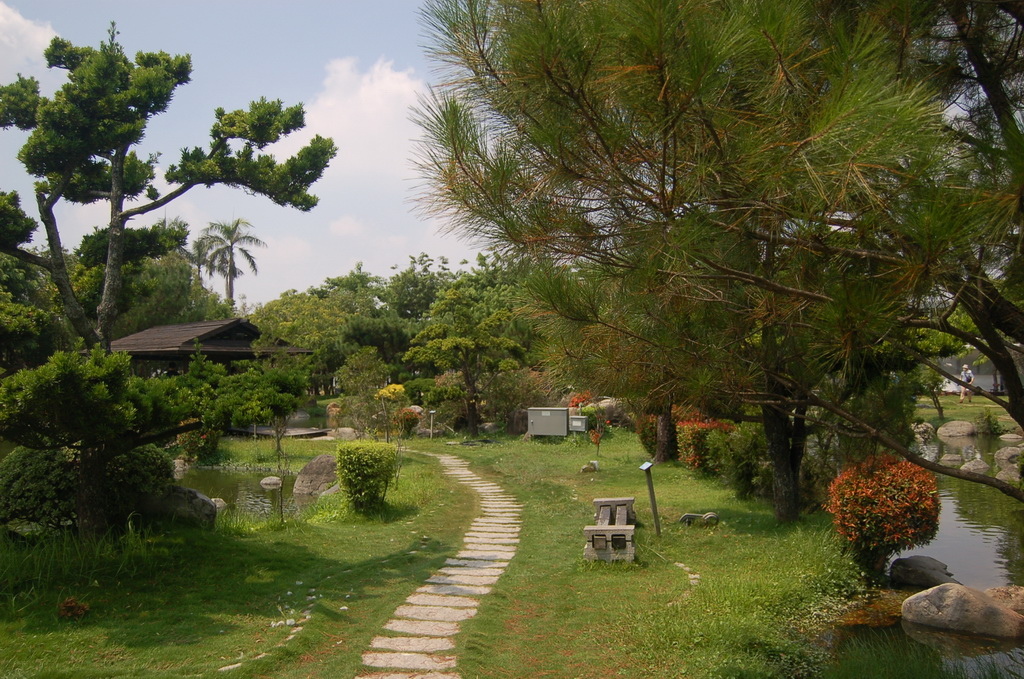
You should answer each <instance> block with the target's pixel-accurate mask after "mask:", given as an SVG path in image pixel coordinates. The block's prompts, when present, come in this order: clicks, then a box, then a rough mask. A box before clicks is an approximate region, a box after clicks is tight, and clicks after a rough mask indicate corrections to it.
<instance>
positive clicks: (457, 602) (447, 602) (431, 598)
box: [405, 568, 494, 608]
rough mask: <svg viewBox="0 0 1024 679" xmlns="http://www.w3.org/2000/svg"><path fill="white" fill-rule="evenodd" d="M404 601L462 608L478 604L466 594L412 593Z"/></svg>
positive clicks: (413, 603) (474, 606)
mask: <svg viewBox="0 0 1024 679" xmlns="http://www.w3.org/2000/svg"><path fill="white" fill-rule="evenodd" d="M478 570H494V569H493V568H490V569H487V568H485V569H478ZM405 603H407V604H412V605H414V606H452V607H463V608H476V607H477V606H479V605H480V602H479V601H478V600H477V599H473V598H471V597H468V596H452V595H445V594H413V595H412V596H410V597H409V598H408V599H406V600H405Z"/></svg>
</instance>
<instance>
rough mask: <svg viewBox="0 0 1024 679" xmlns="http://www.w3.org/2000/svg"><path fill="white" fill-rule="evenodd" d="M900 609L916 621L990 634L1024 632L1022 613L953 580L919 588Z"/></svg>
mask: <svg viewBox="0 0 1024 679" xmlns="http://www.w3.org/2000/svg"><path fill="white" fill-rule="evenodd" d="M902 610H903V619H904V620H907V621H908V622H912V623H916V624H918V625H928V626H929V627H938V628H940V629H949V630H955V631H957V632H964V633H967V634H979V635H982V636H990V637H1007V638H1019V637H1022V636H1024V615H1021V614H1020V613H1017V612H1016V611H1014V610H1012V609H1010V608H1008V607H1006V606H1003V605H1002V604H1000V603H999V602H998V601H996V600H995V599H993V598H992V597H990V596H988V595H987V594H985V593H984V592H981V591H979V590H976V589H971V588H970V587H964V586H963V585H960V584H956V583H946V584H944V585H939V586H938V587H932V588H931V589H926V590H925V591H923V592H919V593H917V594H915V595H914V596H912V597H909V598H908V599H907V600H906V601H904V602H903V609H902Z"/></svg>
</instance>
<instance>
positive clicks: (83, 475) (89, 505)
mask: <svg viewBox="0 0 1024 679" xmlns="http://www.w3.org/2000/svg"><path fill="white" fill-rule="evenodd" d="M105 471H106V470H105V464H104V457H103V451H102V450H99V449H96V448H86V449H84V450H82V451H81V453H80V456H79V460H78V492H77V496H76V498H75V510H76V512H77V514H78V535H79V536H80V537H82V538H83V539H86V540H94V539H96V538H98V537H100V536H102V535H103V534H104V533H106V532H107V528H108V526H107V515H106V512H105V511H104V509H103V504H104V503H103V478H104V476H105Z"/></svg>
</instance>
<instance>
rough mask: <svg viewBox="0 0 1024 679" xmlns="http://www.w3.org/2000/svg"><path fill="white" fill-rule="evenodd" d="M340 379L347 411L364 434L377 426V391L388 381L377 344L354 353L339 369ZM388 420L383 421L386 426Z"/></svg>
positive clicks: (382, 426)
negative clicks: (376, 347)
mask: <svg viewBox="0 0 1024 679" xmlns="http://www.w3.org/2000/svg"><path fill="white" fill-rule="evenodd" d="M338 383H339V384H340V385H341V390H342V392H343V393H344V394H345V395H346V396H345V413H346V414H347V416H348V417H349V419H350V420H351V421H352V423H353V424H354V425H355V428H356V429H358V430H359V431H361V432H363V433H364V434H367V435H370V434H372V432H373V431H375V430H376V429H377V427H375V426H374V420H376V419H377V415H378V413H380V401H379V399H378V397H377V393H378V392H379V391H380V390H381V389H383V388H384V387H386V386H387V384H388V367H387V364H385V363H384V361H382V360H381V359H380V356H379V355H378V353H377V350H376V349H374V348H373V347H363V348H361V349H359V350H358V351H356V352H355V353H353V354H352V355H351V356H349V357H348V359H346V361H345V365H343V366H342V367H341V369H340V370H338ZM384 426H385V423H381V429H383V428H384Z"/></svg>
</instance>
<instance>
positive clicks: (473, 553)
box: [455, 549, 515, 561]
mask: <svg viewBox="0 0 1024 679" xmlns="http://www.w3.org/2000/svg"><path fill="white" fill-rule="evenodd" d="M513 556H515V552H494V551H487V552H485V551H483V550H481V549H464V550H462V551H461V552H456V554H455V558H457V559H482V560H484V561H500V560H502V559H504V560H506V561H508V560H509V559H511V558H512V557H513Z"/></svg>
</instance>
